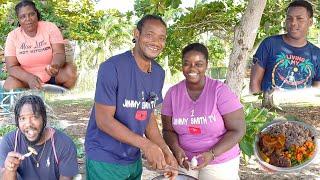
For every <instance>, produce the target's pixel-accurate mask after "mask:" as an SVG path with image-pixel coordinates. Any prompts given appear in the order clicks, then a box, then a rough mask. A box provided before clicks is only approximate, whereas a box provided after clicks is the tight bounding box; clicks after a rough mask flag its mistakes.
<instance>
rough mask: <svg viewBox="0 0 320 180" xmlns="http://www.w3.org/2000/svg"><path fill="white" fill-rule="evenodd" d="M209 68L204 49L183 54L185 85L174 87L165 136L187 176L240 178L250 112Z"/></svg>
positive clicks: (165, 110) (195, 46)
mask: <svg viewBox="0 0 320 180" xmlns="http://www.w3.org/2000/svg"><path fill="white" fill-rule="evenodd" d="M207 67H208V50H207V48H206V47H205V46H204V45H202V44H200V43H194V44H190V45H188V46H187V47H185V48H184V49H183V51H182V71H183V74H184V76H185V80H183V81H181V82H179V83H178V84H176V85H174V86H172V87H171V88H170V89H169V90H168V92H167V94H166V96H165V99H164V101H163V105H162V110H161V114H162V123H163V136H164V138H165V140H166V142H167V144H168V145H169V147H170V148H171V150H172V152H173V154H174V155H175V157H176V159H177V161H178V162H179V164H180V166H181V167H182V168H184V170H185V172H186V173H187V174H189V175H192V176H194V177H196V178H199V179H201V180H203V179H208V180H211V179H215V180H216V179H239V175H238V171H239V162H240V149H239V145H238V142H239V141H240V140H241V138H242V137H243V135H244V134H245V121H244V112H243V109H242V105H241V103H240V101H239V98H238V97H237V96H236V95H235V94H234V93H232V92H231V90H230V89H229V88H228V86H227V85H225V84H223V83H222V82H220V81H217V80H213V79H211V78H209V77H207V76H205V72H206V70H207ZM193 157H195V158H197V160H198V163H197V166H195V167H191V164H190V161H191V159H192V158H193ZM189 168H191V170H189ZM182 170H183V169H182ZM187 170H188V171H187Z"/></svg>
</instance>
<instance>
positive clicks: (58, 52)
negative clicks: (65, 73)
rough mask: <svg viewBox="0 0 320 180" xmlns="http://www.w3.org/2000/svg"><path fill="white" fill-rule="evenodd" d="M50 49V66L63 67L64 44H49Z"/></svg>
mask: <svg viewBox="0 0 320 180" xmlns="http://www.w3.org/2000/svg"><path fill="white" fill-rule="evenodd" d="M51 47H52V54H53V57H52V63H51V64H52V65H53V64H57V65H59V67H63V65H64V64H65V63H66V54H65V50H64V44H62V43H59V44H51Z"/></svg>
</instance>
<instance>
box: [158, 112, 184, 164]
mask: <svg viewBox="0 0 320 180" xmlns="http://www.w3.org/2000/svg"><path fill="white" fill-rule="evenodd" d="M161 119H162V134H163V138H164V140H165V141H166V143H167V144H168V146H169V147H170V149H171V151H172V152H173V154H174V156H175V157H176V160H177V161H178V163H179V165H180V166H181V167H184V168H186V169H189V167H188V165H186V164H184V162H185V160H187V156H186V154H185V152H184V150H183V149H182V148H181V147H180V145H179V138H178V135H177V133H176V132H175V130H174V129H173V127H172V117H171V116H166V115H161Z"/></svg>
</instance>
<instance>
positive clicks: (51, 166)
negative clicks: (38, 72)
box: [0, 95, 78, 180]
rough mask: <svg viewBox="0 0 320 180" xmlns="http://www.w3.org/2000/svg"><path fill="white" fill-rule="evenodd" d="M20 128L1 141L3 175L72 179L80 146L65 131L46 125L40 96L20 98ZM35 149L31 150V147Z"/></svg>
mask: <svg viewBox="0 0 320 180" xmlns="http://www.w3.org/2000/svg"><path fill="white" fill-rule="evenodd" d="M14 115H15V123H16V126H17V129H16V130H14V131H12V132H9V133H8V134H6V135H5V136H4V137H3V139H2V140H1V143H0V168H1V174H2V179H6V180H7V179H48V180H51V179H60V180H61V179H72V177H73V176H75V175H77V174H78V164H77V157H76V154H77V150H76V147H75V145H74V143H73V142H72V140H71V139H70V138H69V137H68V136H67V135H65V134H64V133H62V132H60V131H58V130H56V129H53V128H49V127H46V124H47V114H46V108H45V105H44V102H43V101H42V99H41V98H40V97H39V96H35V95H28V96H23V97H22V98H20V99H19V100H18V102H17V104H16V106H15V108H14ZM32 148H33V149H35V151H36V152H35V153H32V154H31V153H28V152H29V151H30V150H31V149H32Z"/></svg>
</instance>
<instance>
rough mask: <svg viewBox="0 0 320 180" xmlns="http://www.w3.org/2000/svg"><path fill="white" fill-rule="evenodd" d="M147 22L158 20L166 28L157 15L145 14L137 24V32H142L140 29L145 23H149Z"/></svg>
mask: <svg viewBox="0 0 320 180" xmlns="http://www.w3.org/2000/svg"><path fill="white" fill-rule="evenodd" d="M149 20H158V21H160V22H161V23H162V24H163V25H164V26H165V27H167V24H166V23H165V22H164V21H163V19H162V18H161V17H160V16H158V15H154V14H147V15H145V16H143V17H142V18H141V19H140V20H139V21H138V23H137V29H138V30H139V32H141V31H142V27H143V25H144V23H145V22H146V21H149Z"/></svg>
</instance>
